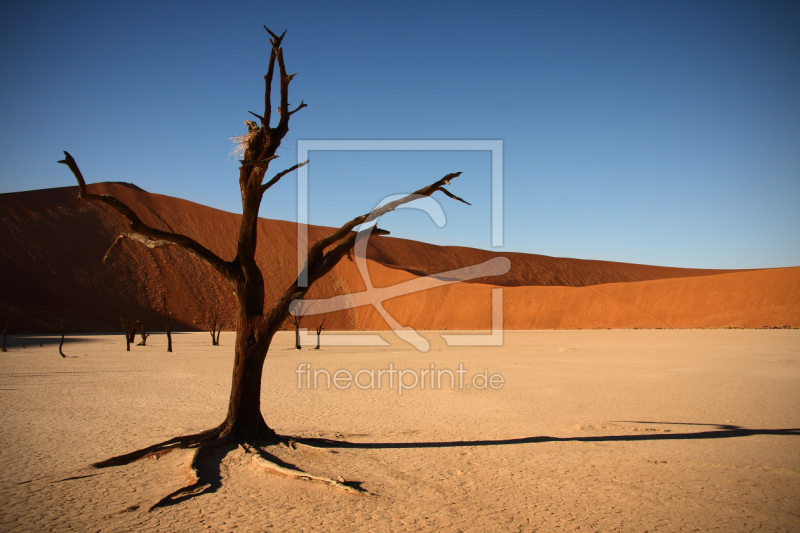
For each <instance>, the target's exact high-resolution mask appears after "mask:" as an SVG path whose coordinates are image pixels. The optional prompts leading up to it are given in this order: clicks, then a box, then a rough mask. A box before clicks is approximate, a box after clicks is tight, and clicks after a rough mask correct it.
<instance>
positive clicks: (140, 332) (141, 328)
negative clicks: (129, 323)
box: [136, 321, 150, 346]
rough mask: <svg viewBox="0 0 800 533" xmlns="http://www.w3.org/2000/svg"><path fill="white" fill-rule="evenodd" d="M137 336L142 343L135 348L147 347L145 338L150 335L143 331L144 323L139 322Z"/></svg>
mask: <svg viewBox="0 0 800 533" xmlns="http://www.w3.org/2000/svg"><path fill="white" fill-rule="evenodd" d="M139 335H141V336H142V342H140V343H139V344H137V345H136V346H147V337H149V336H150V334H149V333H147V331H146V330H145V329H144V322H141V321H140V322H139Z"/></svg>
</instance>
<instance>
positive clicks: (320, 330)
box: [314, 318, 325, 350]
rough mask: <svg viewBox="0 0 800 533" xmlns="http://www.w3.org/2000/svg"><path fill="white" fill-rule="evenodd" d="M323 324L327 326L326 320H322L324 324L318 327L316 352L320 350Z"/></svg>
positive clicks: (321, 323)
mask: <svg viewBox="0 0 800 533" xmlns="http://www.w3.org/2000/svg"><path fill="white" fill-rule="evenodd" d="M323 324H325V319H324V318H323V319H322V322H320V323H319V326H317V347H316V348H314V349H315V350H319V336H320V334H321V333H322V325H323Z"/></svg>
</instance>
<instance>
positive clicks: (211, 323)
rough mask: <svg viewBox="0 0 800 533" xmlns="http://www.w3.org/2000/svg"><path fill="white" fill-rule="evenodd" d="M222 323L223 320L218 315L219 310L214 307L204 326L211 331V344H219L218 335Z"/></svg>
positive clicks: (220, 331)
mask: <svg viewBox="0 0 800 533" xmlns="http://www.w3.org/2000/svg"><path fill="white" fill-rule="evenodd" d="M224 325H225V323H224V321H223V320H222V319H221V318H220V316H219V311H217V310H216V309H215V310H214V312H213V313H212V314H211V317H210V318H209V319H208V322H207V326H206V329H207V330H208V331H209V333H211V346H219V336H220V333H222V327H223V326H224Z"/></svg>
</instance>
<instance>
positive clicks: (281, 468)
mask: <svg viewBox="0 0 800 533" xmlns="http://www.w3.org/2000/svg"><path fill="white" fill-rule="evenodd" d="M293 443H294V441H292V440H288V442H287V445H288V446H289V447H292V446H291V445H292V444H293ZM243 447H244V449H245V451H246V452H248V453H253V449H255V453H253V462H254V463H256V464H257V465H259V466H261V467H263V468H266V469H267V470H271V471H273V472H277V473H278V474H282V475H284V476H289V477H292V478H295V479H303V480H306V481H316V482H319V483H326V484H328V485H332V486H334V487H336V488H337V489H341V490H343V491H345V492H349V493H351V494H359V495H362V496H375V494H372V493H371V492H369V491H368V490H366V489H364V488H362V487H361V482H358V481H345V480H344V479H343V478H342V477H339V479H338V481H337V480H335V479H330V478H327V477H323V476H315V475H314V474H309V473H308V472H305V471H303V470H301V469H299V468H297V467H296V466H294V465H291V464H289V463H286V462H284V461H281V460H280V459H278V458H277V457H275V456H274V455H272V454H270V453H267V452H266V451H264V450H262V449H261V448H257V447H248V446H247V445H244V446H243ZM281 463H282V464H281Z"/></svg>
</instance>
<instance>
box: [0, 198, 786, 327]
mask: <svg viewBox="0 0 800 533" xmlns="http://www.w3.org/2000/svg"><path fill="white" fill-rule="evenodd" d="M89 187H90V191H91V192H95V193H101V194H112V195H114V196H116V197H118V198H119V199H120V200H122V201H123V202H125V203H127V204H128V205H129V206H131V207H132V208H133V209H134V210H135V211H136V212H137V213H138V214H139V216H140V217H141V218H142V219H143V220H144V221H145V222H147V223H149V224H151V225H154V226H156V227H159V228H162V229H166V230H169V231H175V232H179V233H184V234H187V235H189V236H190V237H192V238H194V239H195V240H197V241H198V242H200V243H202V244H203V245H205V246H206V247H207V248H209V249H211V250H212V251H214V252H216V253H217V254H219V255H221V256H222V257H223V258H225V259H231V258H232V257H233V256H234V253H235V238H236V234H237V231H236V230H237V227H238V223H239V216H238V215H234V214H231V213H226V212H223V211H219V210H216V209H212V208H209V207H205V206H202V205H198V204H194V203H191V202H187V201H185V200H180V199H177V198H171V197H168V196H161V195H158V194H151V193H147V192H145V191H142V190H141V189H138V188H137V187H135V186H133V185H129V184H121V183H100V184H95V185H90V186H89ZM76 197H77V187H64V188H58V189H47V190H40V191H29V192H21V193H11V194H3V195H0V212H2V213H3V215H2V218H3V226H4V229H5V231H3V232H2V234H0V275H2V279H3V280H5V283H4V284H3V289H2V294H0V312H1V313H3V314H4V315H5V314H6V313H7V312H8V308H9V307H13V308H14V310H15V314H16V316H18V317H19V318H20V321H18V322H14V324H12V326H11V331H12V332H16V333H22V332H48V331H49V332H52V331H56V330H57V328H58V322H59V319H60V318H61V317H63V320H64V324H65V327H66V328H67V329H68V330H69V331H71V332H78V331H84V332H89V331H114V330H117V329H119V317H120V316H137V315H138V316H140V317H141V318H142V319H143V320H144V322H145V324H146V325H147V326H148V328H149V329H152V330H155V331H158V330H160V329H163V328H162V327H161V321H160V318H159V315H158V313H157V309H158V308H159V306H160V302H161V298H162V295H163V294H164V293H165V292H166V294H167V295H168V296H167V297H168V302H169V306H170V309H171V310H172V311H174V312H175V313H176V314H177V316H178V322H179V326H180V327H181V328H183V329H185V328H187V327H189V328H194V327H199V328H202V327H203V326H204V324H205V322H206V321H207V320H208V318H209V316H210V314H211V313H212V312H213V310H215V309H218V310H220V313H221V314H222V315H223V316H225V317H228V319H230V317H232V316H233V297H232V293H231V289H230V286H229V285H228V284H227V282H225V281H224V280H223V279H222V278H221V277H220V276H218V275H217V274H216V273H215V272H214V271H213V270H212V269H211V268H210V267H208V266H206V265H205V264H203V263H201V262H199V261H198V260H196V259H195V258H193V257H191V256H190V255H189V254H188V253H186V252H184V251H183V250H180V249H178V248H174V247H167V248H160V249H156V250H148V249H145V248H144V247H142V246H139V245H135V244H131V243H124V244H123V245H122V246H121V247H120V249H118V250H117V252H116V253H115V256H114V257H113V259H112V260H111V261H109V263H108V264H106V265H103V264H101V259H102V257H103V255H104V254H105V251H106V249H107V248H108V247H109V246H110V245H111V243H112V242H113V241H114V239H115V238H116V236H117V235H118V234H119V232H120V231H122V230H124V229H125V226H124V224H123V219H122V217H121V216H120V215H118V214H117V213H116V212H114V211H112V210H110V209H109V208H107V207H106V206H103V205H98V204H94V203H89V202H78V201H77V200H76ZM352 214H353V213H347V214H345V215H344V216H345V217H347V216H348V215H352ZM259 224H260V227H259V231H260V233H259V246H258V251H257V261H258V263H259V265H261V267H262V269H263V271H264V273H265V278H266V280H267V286H268V293H269V294H268V295H267V301H268V302H269V301H270V299H271V298H273V297H274V296H275V295H277V294H279V293H280V292H281V291H282V290H283V289H284V288H285V287H286V286H287V285H288V284H289V283H290V281H291V279H293V277H294V273H295V272H296V252H295V249H296V248H295V247H296V238H297V237H296V225H295V224H294V223H291V222H284V221H278V220H266V219H262V220H260V221H259ZM329 231H330V228H321V227H316V226H311V227H310V228H309V236H310V239H311V240H312V241H314V240H316V239H319V238H321V237H322V236H324V235H326V234H327V233H328V232H329ZM497 256H505V257H508V258H509V259H510V260H511V270H510V271H509V272H508V273H507V274H505V275H503V276H499V277H494V278H483V279H480V280H474V281H473V282H471V283H460V284H455V285H450V286H447V287H442V288H438V289H434V290H429V291H423V292H418V293H415V294H413V295H407V296H403V297H399V298H396V299H393V300H389V301H387V302H386V303H385V306H386V309H387V310H389V312H390V313H392V315H393V316H395V318H396V319H397V320H398V321H400V323H401V324H403V325H409V326H412V327H415V328H422V329H487V328H489V327H490V325H491V306H490V299H491V288H492V287H497V286H502V287H504V300H505V327H506V328H508V329H539V328H548V329H549V328H585V329H586V328H628V327H640V328H657V327H663V328H670V327H672V328H676V327H692V328H697V327H721V326H744V327H762V326H783V325H790V326H799V325H800V294H799V293H798V281H800V268H786V269H772V270H753V271H725V270H698V269H681V268H669V267H655V266H647V265H634V264H626V263H614V262H608V261H587V260H580V259H567V258H553V257H546V256H541V255H530V254H519V253H504V254H498V253H495V252H489V251H484V250H476V249H471V248H462V247H440V246H434V245H430V244H424V243H419V242H415V241H409V240H405V239H394V238H391V237H373V238H372V239H371V241H370V250H369V252H368V258H369V265H370V275H371V278H372V280H373V282H374V283H375V285H376V286H387V285H391V284H394V283H397V282H399V281H402V280H407V279H412V278H414V277H415V276H420V275H427V274H432V273H437V272H443V271H447V270H451V269H455V268H460V267H465V266H470V265H474V264H477V263H480V262H483V261H485V260H487V259H490V258H492V257H497ZM362 290H364V284H363V281H362V280H361V277H360V275H359V274H358V271H357V269H356V267H355V265H354V264H353V262H352V261H349V260H348V259H345V260H343V261H342V262H341V263H340V264H339V265H338V266H337V267H336V268H335V269H334V271H333V272H331V274H329V275H328V276H326V278H324V279H323V280H321V281H320V282H319V283H318V284H317V285H315V287H314V288H313V289H312V292H311V295H310V296H311V297H316V298H319V297H327V296H331V295H334V294H346V293H353V292H359V291H362ZM317 318H318V317H309V318H308V319H306V325H308V326H309V327H311V326H313V325H314V324H315V323H316V322H317ZM325 325H326V329H387V325H386V323H385V322H384V321H383V319H382V318H381V317H380V316H379V315H378V314H377V312H376V311H375V310H374V309H371V308H366V307H364V308H358V309H352V310H346V311H341V312H338V313H335V314H333V315H332V316H330V317H328V318H327V319H326V322H325Z"/></svg>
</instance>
